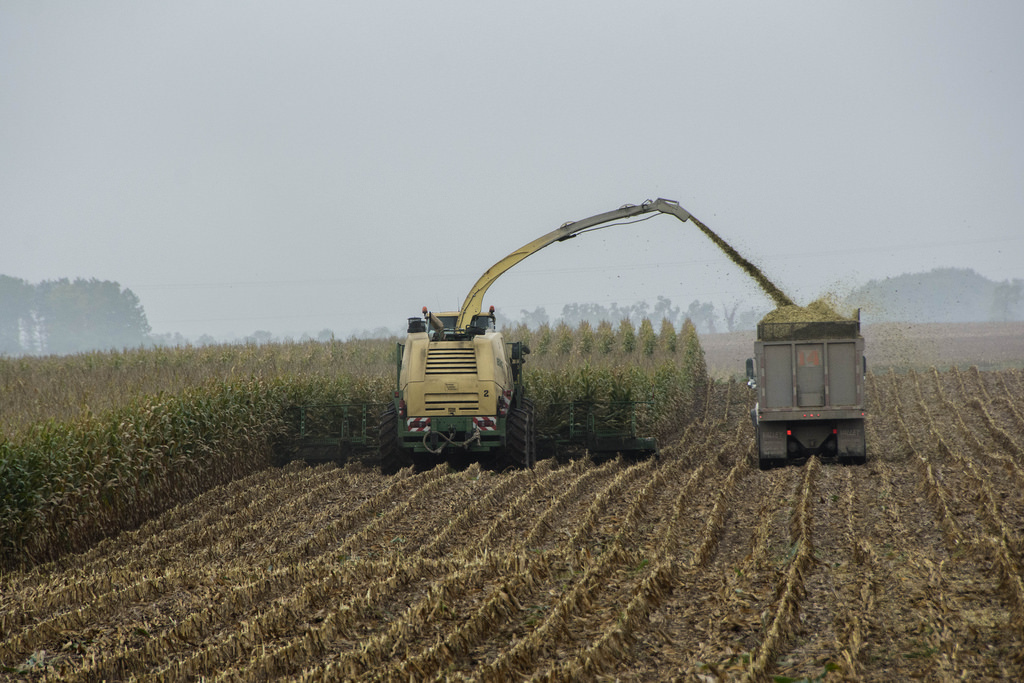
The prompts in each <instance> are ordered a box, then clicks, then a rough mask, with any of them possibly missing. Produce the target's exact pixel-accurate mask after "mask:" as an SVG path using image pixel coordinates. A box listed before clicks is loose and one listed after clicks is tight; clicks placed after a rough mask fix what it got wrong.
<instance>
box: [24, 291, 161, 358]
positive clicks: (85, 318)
mask: <svg viewBox="0 0 1024 683" xmlns="http://www.w3.org/2000/svg"><path fill="white" fill-rule="evenodd" d="M35 294H36V295H35V311H36V314H37V316H38V320H37V325H38V326H39V328H40V334H39V336H40V339H41V340H42V347H43V348H42V349H41V351H43V352H45V353H58V354H66V353H78V352H80V351H90V350H105V349H113V348H128V347H137V346H142V345H143V344H145V343H146V341H147V336H148V335H149V332H150V327H149V322H148V321H147V320H146V313H145V311H144V310H143V309H142V304H140V303H139V298H138V297H137V296H135V294H134V293H133V292H132V291H131V290H130V289H124V290H122V289H121V286H120V285H119V284H118V283H116V282H111V281H100V280H97V279H95V278H93V279H90V280H85V279H82V278H77V279H75V280H74V281H73V282H72V281H69V280H68V279H67V278H63V279H60V280H51V281H46V282H41V283H40V284H39V285H37V286H36V292H35Z"/></svg>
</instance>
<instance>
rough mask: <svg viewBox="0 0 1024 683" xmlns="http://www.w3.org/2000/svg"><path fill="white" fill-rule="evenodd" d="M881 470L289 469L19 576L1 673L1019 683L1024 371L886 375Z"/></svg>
mask: <svg viewBox="0 0 1024 683" xmlns="http://www.w3.org/2000/svg"><path fill="white" fill-rule="evenodd" d="M868 387H869V402H868V408H869V415H870V417H869V418H868V439H869V441H868V452H869V458H870V459H869V462H868V464H867V465H864V466H859V467H842V466H839V465H835V464H829V463H820V462H819V461H817V460H811V461H810V462H809V463H807V464H806V465H803V466H793V467H788V468H784V469H776V470H771V471H768V472H761V471H759V470H758V468H757V466H756V464H755V463H754V462H753V452H754V437H753V429H752V427H751V424H750V420H749V414H748V412H749V409H750V407H751V405H752V403H753V396H752V394H751V393H750V392H749V390H748V389H747V388H746V387H745V386H744V385H742V384H739V383H720V384H717V385H715V388H714V390H713V392H712V393H711V395H710V397H709V407H708V410H707V413H706V416H705V418H704V419H701V420H699V421H698V422H697V423H696V424H694V425H693V426H692V427H691V428H689V429H688V430H687V431H686V432H685V433H684V434H683V435H681V436H680V437H679V438H678V439H677V440H675V441H674V442H673V443H669V444H664V445H663V448H662V453H661V456H660V457H658V458H651V459H648V460H643V461H639V462H633V461H628V460H614V461H610V462H605V463H603V464H595V463H591V462H589V461H588V460H579V461H576V462H572V463H568V464H563V465H559V464H557V463H555V462H554V461H550V460H548V461H543V462H541V463H540V464H538V466H537V468H536V469H534V470H527V471H509V472H503V473H496V472H490V471H487V470H486V469H482V468H480V467H479V466H475V465H474V466H471V467H469V468H468V469H465V470H462V471H451V470H449V469H448V468H447V467H446V466H440V467H437V468H435V469H433V470H430V471H427V472H421V473H415V472H413V471H412V470H403V471H402V472H401V473H399V474H398V475H395V476H391V477H385V476H383V475H381V474H379V473H378V472H376V471H374V470H371V469H368V468H365V467H363V466H361V465H357V464H349V465H346V466H344V467H335V466H319V467H304V466H301V465H291V466H288V467H286V468H284V469H268V470H265V471H263V472H260V473H258V474H255V475H253V476H250V477H248V478H246V479H243V480H239V481H236V482H234V483H232V484H230V485H228V486H223V487H220V488H217V489H215V490H212V491H210V492H208V493H206V494H204V495H203V496H201V497H199V498H197V499H196V500H194V501H193V502H192V503H191V504H189V505H187V506H182V507H178V508H175V509H173V510H171V511H169V512H167V513H166V514H164V515H163V516H161V517H159V518H157V519H156V520H153V521H152V522H150V523H148V524H147V525H145V526H144V527H143V528H141V529H139V530H137V531H135V532H132V533H126V534H122V535H120V536H118V537H116V538H113V539H111V540H108V541H105V542H103V543H101V544H100V545H98V546H96V547H95V548H93V549H92V550H90V551H88V552H86V553H83V554H81V555H76V556H71V557H67V558H64V559H63V560H62V561H60V562H59V563H54V564H50V565H44V566H40V567H37V568H35V569H33V570H29V571H24V572H14V573H8V574H6V575H3V576H2V577H0V637H2V640H0V663H2V664H3V666H4V667H5V668H4V669H3V670H2V671H3V673H0V677H2V678H4V679H7V680H33V681H34V680H43V679H46V680H62V681H64V680H71V681H101V680H127V679H130V678H134V679H138V680H161V681H185V680H190V681H191V680H197V679H199V678H200V677H204V678H216V679H218V680H222V679H223V680H246V681H254V680H269V679H289V680H309V681H313V680H316V681H324V680H328V681H329V680H388V681H390V680H414V681H420V680H476V681H508V680H527V679H535V680H620V681H674V680H680V681H734V680H736V681H739V680H754V681H760V680H772V677H775V676H784V677H789V678H792V679H797V680H853V681H858V680H861V681H887V682H888V681H902V680H915V679H919V680H953V679H956V680H970V681H989V680H991V681H995V680H1021V679H1022V677H1024V662H1022V654H1021V653H1022V652H1024V566H1022V559H1024V557H1022V552H1024V531H1022V530H1024V493H1022V492H1024V417H1022V414H1024V373H1022V372H1021V371H1020V370H1004V371H1000V372H978V371H963V372H962V371H958V370H953V371H947V372H937V371H935V372H931V371H926V372H921V373H909V374H891V373H885V374H869V376H868Z"/></svg>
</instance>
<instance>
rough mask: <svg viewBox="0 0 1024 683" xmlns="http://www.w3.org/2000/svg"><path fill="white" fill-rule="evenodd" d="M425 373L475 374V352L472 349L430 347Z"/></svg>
mask: <svg viewBox="0 0 1024 683" xmlns="http://www.w3.org/2000/svg"><path fill="white" fill-rule="evenodd" d="M426 374H428V375H475V374H476V352H475V351H474V350H473V349H438V348H434V349H430V350H429V351H428V352H427V367H426Z"/></svg>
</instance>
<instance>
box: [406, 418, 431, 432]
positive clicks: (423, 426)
mask: <svg viewBox="0 0 1024 683" xmlns="http://www.w3.org/2000/svg"><path fill="white" fill-rule="evenodd" d="M405 428H406V429H407V430H409V431H410V432H429V431H430V418H429V417H410V418H409V419H408V420H406V421H405Z"/></svg>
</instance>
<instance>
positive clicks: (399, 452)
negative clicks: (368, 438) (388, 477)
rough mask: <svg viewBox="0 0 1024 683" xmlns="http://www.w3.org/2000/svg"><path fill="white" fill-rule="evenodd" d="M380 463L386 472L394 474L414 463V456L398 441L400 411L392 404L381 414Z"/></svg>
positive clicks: (382, 469) (382, 470) (381, 468)
mask: <svg viewBox="0 0 1024 683" xmlns="http://www.w3.org/2000/svg"><path fill="white" fill-rule="evenodd" d="M378 436H379V439H378V442H377V443H378V444H379V446H378V447H379V460H378V462H379V464H380V470H381V472H383V473H384V474H394V473H396V472H398V471H399V470H400V469H402V468H403V467H408V466H409V465H411V464H412V458H410V457H409V454H408V453H406V452H405V451H404V450H403V449H402V448H401V446H400V445H399V443H398V413H397V412H396V411H395V406H394V405H391V406H389V407H388V408H386V409H385V410H384V412H382V413H381V414H380V431H379V432H378Z"/></svg>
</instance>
